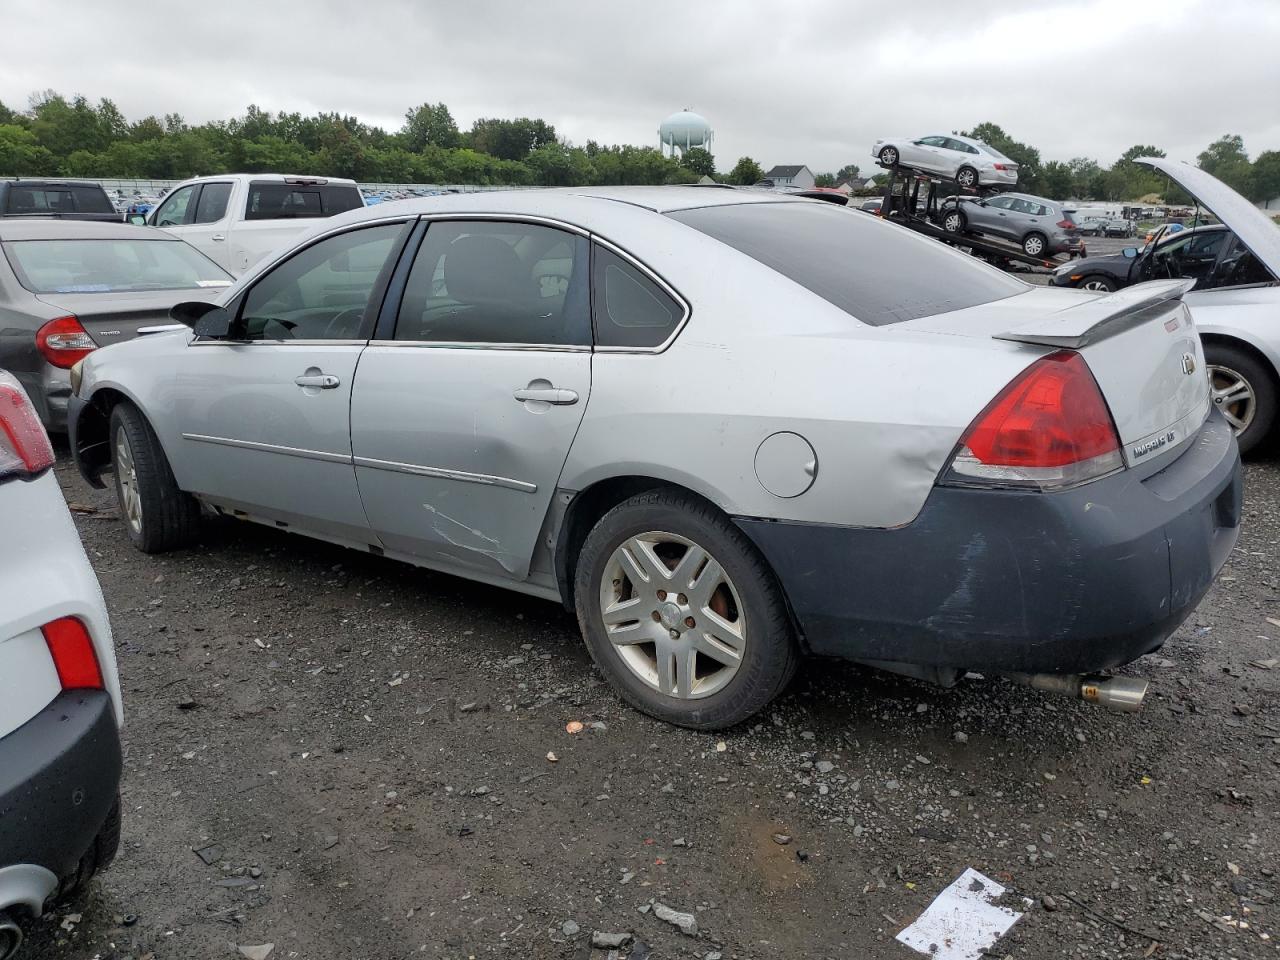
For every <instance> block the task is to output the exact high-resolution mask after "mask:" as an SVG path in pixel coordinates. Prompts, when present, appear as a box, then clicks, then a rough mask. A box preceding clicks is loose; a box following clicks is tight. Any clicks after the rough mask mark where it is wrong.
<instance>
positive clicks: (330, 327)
mask: <svg viewBox="0 0 1280 960" xmlns="http://www.w3.org/2000/svg"><path fill="white" fill-rule="evenodd" d="M351 317H355V318H356V319H357V320H360V319H362V318H363V317H364V307H348V308H347V309H346V310H343V311H342V312H340V313H339V314H338V315H337V316H335V317H334V318H333V319H332V320H330V321H329V322H328V323H327V324H325V327H324V339H325V340H337V339H343V340H351V339H353V338H352V337H337V336H334V334H335V333H338V334H340V333H342V332H343V329H342V328H343V325H344V324H345V323H346V321H347V320H349V319H350V318H351Z"/></svg>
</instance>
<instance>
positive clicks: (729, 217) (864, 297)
mask: <svg viewBox="0 0 1280 960" xmlns="http://www.w3.org/2000/svg"><path fill="white" fill-rule="evenodd" d="M671 217H672V218H673V219H675V220H679V221H680V222H681V223H684V224H687V225H688V226H690V227H693V228H694V229H695V230H699V231H701V232H702V233H705V234H707V235H709V236H712V237H715V238H716V239H717V240H720V241H722V242H724V243H727V244H728V245H729V246H731V247H733V248H735V249H737V250H740V251H741V252H742V253H745V254H746V255H747V256H749V257H753V258H754V259H756V260H759V261H760V262H761V263H763V264H764V265H765V266H767V267H771V268H772V269H774V270H776V271H777V272H778V273H781V274H782V275H783V276H785V277H788V278H790V279H791V280H794V281H795V282H796V283H798V284H800V285H801V286H802V287H805V288H807V289H808V290H810V291H811V292H813V293H816V294H817V295H818V296H820V297H822V299H824V300H826V301H828V302H829V303H832V304H834V305H835V306H837V307H839V308H840V309H841V310H844V311H845V312H846V313H848V314H849V315H851V316H853V317H856V318H857V319H859V320H861V321H862V322H863V323H869V324H871V325H872V326H875V327H878V326H882V325H884V324H888V323H899V322H901V321H903V320H914V319H916V318H917V317H928V316H932V315H934V314H939V313H949V312H951V311H952V310H963V309H965V308H966V307H973V306H977V305H978V304H981V303H990V302H991V301H993V300H1003V299H1004V298H1005V297H1011V296H1014V295H1015V294H1019V293H1024V292H1026V291H1027V290H1029V289H1030V287H1029V286H1028V285H1027V284H1025V283H1023V282H1022V281H1021V280H1015V279H1014V278H1013V277H1010V276H1008V275H1007V274H1005V273H1002V272H1001V271H999V270H996V269H995V268H994V267H990V266H987V265H986V264H984V263H981V262H979V261H977V260H975V259H974V258H972V257H970V256H968V255H967V254H964V253H960V252H958V251H956V250H953V249H951V248H950V247H948V246H945V245H943V244H941V243H938V242H937V241H936V240H930V239H928V238H926V237H922V236H920V235H919V234H917V233H913V232H912V231H910V230H908V229H906V228H905V227H900V226H898V225H896V224H890V223H885V222H884V221H882V220H879V219H876V218H873V217H868V216H865V215H864V214H862V213H857V212H851V211H848V210H842V209H841V208H839V207H833V206H832V205H831V204H829V203H743V204H734V205H730V206H722V207H703V208H701V209H696V210H681V211H677V212H676V213H672V214H671ZM743 293H744V295H745V296H750V291H744V292H743Z"/></svg>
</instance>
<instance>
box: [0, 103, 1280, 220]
mask: <svg viewBox="0 0 1280 960" xmlns="http://www.w3.org/2000/svg"><path fill="white" fill-rule="evenodd" d="M957 132H959V131H957ZM961 135H964V136H971V137H974V138H976V139H978V140H982V141H983V142H985V143H988V144H990V145H991V146H993V147H995V148H996V149H997V150H999V151H1000V152H1001V153H1004V154H1006V155H1007V156H1009V157H1010V158H1011V159H1012V160H1014V161H1016V162H1017V163H1018V164H1019V177H1018V186H1019V188H1020V189H1022V190H1025V191H1027V192H1030V193H1038V194H1043V195H1047V196H1050V197H1055V198H1058V199H1066V198H1073V199H1080V200H1084V199H1093V200H1108V201H1115V200H1136V199H1140V198H1141V197H1144V196H1147V195H1149V194H1156V195H1159V196H1162V197H1164V199H1165V200H1166V201H1168V202H1180V201H1185V197H1184V196H1182V195H1181V193H1180V192H1179V191H1177V190H1176V188H1171V186H1170V184H1169V183H1168V182H1167V180H1166V178H1165V177H1164V176H1163V175H1162V174H1159V173H1157V172H1155V171H1153V170H1151V169H1150V168H1148V167H1143V166H1141V165H1139V164H1137V163H1134V159H1135V158H1136V157H1141V156H1164V152H1163V151H1162V150H1161V149H1159V148H1158V147H1156V146H1152V145H1149V144H1136V145H1134V146H1132V147H1130V148H1129V149H1128V150H1126V151H1125V152H1124V153H1123V154H1121V155H1120V157H1119V158H1117V159H1116V161H1115V162H1114V163H1112V164H1111V166H1110V167H1103V166H1102V165H1101V164H1100V163H1099V162H1098V161H1097V160H1094V159H1091V158H1088V157H1075V158H1073V159H1071V160H1067V161H1061V160H1048V161H1044V160H1042V159H1041V157H1040V151H1039V150H1037V149H1036V148H1035V147H1033V146H1030V145H1028V144H1025V143H1022V142H1020V141H1018V140H1015V139H1014V138H1013V137H1012V136H1011V135H1009V134H1008V133H1006V132H1005V131H1004V129H1003V128H1001V127H1000V126H998V125H997V124H995V123H981V124H978V125H977V126H975V127H974V128H973V129H971V130H967V131H963V133H962V134H961ZM1197 159H1198V163H1199V164H1200V166H1201V167H1203V168H1204V169H1205V170H1207V171H1209V172H1210V173H1212V174H1213V175H1214V176H1216V177H1218V178H1219V179H1221V180H1222V181H1224V182H1225V183H1227V184H1229V185H1230V186H1232V187H1234V188H1235V189H1236V190H1238V191H1239V192H1240V193H1242V194H1244V195H1245V196H1246V197H1249V198H1250V199H1252V200H1269V199H1273V198H1275V197H1278V196H1280V151H1276V150H1268V151H1265V152H1263V153H1260V154H1258V155H1257V156H1256V157H1255V158H1253V159H1252V160H1250V158H1249V155H1248V153H1247V152H1246V151H1245V146H1244V141H1243V140H1242V139H1241V138H1240V137H1239V136H1236V135H1228V136H1224V137H1221V138H1220V139H1218V140H1216V141H1214V142H1213V143H1212V144H1210V145H1209V146H1208V147H1207V148H1206V149H1205V150H1204V152H1202V153H1201V154H1200V155H1199V157H1198V158H1197ZM231 171H235V172H244V173H259V172H272V171H274V172H280V171H288V172H292V173H315V174H325V175H329V176H338V177H351V178H352V179H355V180H360V181H363V182H383V183H474V184H510V185H537V186H582V185H596V184H661V183H689V182H692V181H695V180H697V179H698V178H699V177H701V176H704V175H705V176H711V177H717V174H716V163H715V157H713V156H712V155H711V154H710V153H709V152H708V151H706V150H704V149H701V148H694V149H692V150H689V151H687V152H686V153H685V154H684V155H683V157H679V158H675V157H664V156H663V155H662V151H661V150H659V149H658V148H656V147H640V146H633V145H627V144H612V145H602V144H600V143H597V142H596V141H594V140H588V141H587V143H586V145H585V146H576V145H574V144H571V143H568V142H566V141H565V140H564V139H562V138H561V137H559V136H558V135H557V134H556V130H555V127H553V126H552V125H551V124H549V123H547V122H546V121H545V120H542V119H538V118H528V117H519V118H515V119H502V118H481V119H479V120H476V121H475V122H474V123H472V125H471V127H470V129H467V130H463V129H460V128H459V127H458V125H457V122H456V121H455V120H454V118H453V115H452V114H451V113H450V111H449V108H448V107H447V106H446V105H445V104H443V103H423V104H421V105H419V106H417V107H414V108H413V109H411V110H408V111H407V112H406V113H405V116H404V123H403V125H402V126H401V128H400V129H399V130H396V131H394V132H389V131H387V130H384V129H382V128H381V127H376V126H371V125H369V124H365V123H362V122H361V121H360V120H359V119H358V118H356V117H353V116H345V115H342V114H337V113H318V114H316V115H314V116H303V115H302V114H300V113H288V112H282V113H271V112H269V111H266V110H263V109H261V108H260V107H257V106H252V105H251V106H250V107H249V108H248V109H247V110H246V111H245V113H244V115H243V116H238V117H233V118H231V119H230V120H220V121H213V122H210V123H204V124H199V125H194V126H193V125H190V124H188V123H187V122H186V121H185V120H184V119H183V117H182V116H181V115H180V114H177V113H170V114H166V115H165V116H163V117H156V116H148V117H144V118H142V119H141V120H135V121H132V122H131V121H129V120H128V119H126V118H125V116H124V115H123V114H122V113H121V111H120V109H119V108H118V107H117V106H116V105H115V104H114V103H113V102H112V101H111V100H109V99H106V98H103V99H101V100H98V101H97V103H96V104H94V103H91V102H90V101H89V100H88V99H87V98H85V97H83V96H75V97H71V98H67V97H64V96H63V95H61V94H59V93H57V92H55V91H53V90H46V91H43V92H40V93H37V94H33V95H32V96H31V98H30V101H29V103H28V106H27V109H25V110H15V109H11V108H10V107H7V106H6V105H5V104H3V103H0V176H64V177H88V178H94V177H104V178H106V177H110V178H117V177H119V178H145V179H157V180H180V179H184V178H186V177H190V176H196V175H199V174H213V173H226V172H231ZM763 176H764V170H763V169H762V168H761V166H760V165H759V164H758V163H757V162H756V161H755V160H754V159H752V158H751V157H741V158H739V160H738V161H737V163H736V164H735V165H734V166H733V167H732V168H730V169H729V170H728V171H727V172H725V173H723V174H721V175H719V176H718V177H717V179H721V180H724V181H726V182H728V183H735V184H751V183H755V182H756V181H757V180H759V179H760V178H761V177H763ZM858 177H859V169H858V166H857V165H856V164H848V165H846V166H844V167H842V168H840V170H839V171H837V172H835V173H821V174H819V175H818V176H817V178H816V180H817V183H818V185H819V186H834V185H835V184H837V183H838V182H840V181H843V180H857V178H858Z"/></svg>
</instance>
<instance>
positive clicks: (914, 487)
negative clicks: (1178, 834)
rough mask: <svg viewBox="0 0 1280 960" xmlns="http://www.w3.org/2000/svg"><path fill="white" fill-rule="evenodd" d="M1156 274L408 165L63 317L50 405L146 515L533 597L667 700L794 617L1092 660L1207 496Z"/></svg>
mask: <svg viewBox="0 0 1280 960" xmlns="http://www.w3.org/2000/svg"><path fill="white" fill-rule="evenodd" d="M1184 287H1185V284H1183V283H1181V282H1177V281H1165V282H1162V283H1150V284H1144V285H1140V286H1136V287H1133V288H1131V289H1129V290H1127V291H1123V292H1121V293H1119V294H1116V295H1115V296H1113V297H1109V298H1107V299H1106V300H1098V299H1095V298H1092V297H1089V296H1087V295H1084V294H1081V293H1080V292H1079V291H1075V290H1055V289H1046V288H1033V287H1031V286H1029V285H1027V284H1025V283H1023V282H1021V281H1019V280H1016V279H1013V278H1011V277H1010V276H1008V275H1007V274H1004V273H1002V272H1000V271H998V270H995V269H993V268H989V267H987V266H986V265H984V264H981V263H979V262H977V261H975V260H973V259H972V258H969V257H967V256H965V255H964V254H961V253H958V252H956V251H954V250H952V249H950V248H949V247H946V246H944V245H942V244H939V243H937V242H935V241H933V240H929V239H926V238H923V237H921V236H919V235H918V234H916V233H914V232H912V231H909V230H905V229H903V228H901V227H899V226H897V225H895V224H890V223H885V222H883V221H880V220H878V219H876V218H872V217H864V216H856V215H851V214H850V213H848V212H847V211H846V210H842V209H839V208H837V207H835V206H832V205H830V204H826V203H819V202H814V201H811V200H803V199H790V198H787V197H780V196H777V195H774V194H768V195H766V194H752V193H747V192H742V191H728V190H725V191H706V190H694V189H689V188H680V187H670V188H631V189H627V188H622V189H600V190H579V191H530V192H511V193H499V194H471V195H457V196H446V197H436V198H431V199H425V200H410V201H404V202H400V203H396V204H386V205H381V206H378V207H373V208H369V209H365V210H360V211H353V212H351V213H348V214H344V215H341V216H339V217H337V218H335V219H333V220H329V221H326V222H325V223H324V224H321V225H319V226H318V227H317V228H316V229H315V230H314V231H313V232H312V233H310V234H309V235H308V236H306V237H305V238H303V239H302V240H300V241H299V242H298V243H297V244H296V245H295V246H294V247H292V248H291V249H288V250H284V251H281V252H280V253H279V254H278V255H277V256H274V257H273V258H270V259H269V261H268V262H264V263H262V264H260V265H259V266H257V267H256V268H255V269H254V270H253V271H251V272H250V273H249V274H248V275H246V276H244V277H242V278H241V279H240V280H239V281H237V283H236V284H235V285H234V286H233V287H232V288H231V289H229V290H228V291H227V292H226V293H225V294H224V295H223V297H222V298H221V300H220V303H219V305H218V306H217V307H213V306H211V305H209V304H204V303H191V304H181V305H179V306H178V307H176V308H175V310H174V317H175V319H178V320H181V321H182V322H184V323H186V324H188V325H189V326H190V327H191V329H189V330H182V331H178V332H174V333H169V334H160V335H157V336H154V337H148V338H144V339H140V340H136V341H133V342H131V343H128V344H122V345H120V346H115V347H111V348H110V349H107V350H101V351H98V352H96V353H94V354H92V355H91V356H89V357H88V358H87V359H86V360H85V361H84V362H83V363H82V364H81V366H80V367H79V368H78V369H77V370H75V371H73V381H74V383H75V386H76V393H75V396H74V397H73V399H72V402H71V406H72V410H71V427H72V445H73V450H74V452H75V456H76V460H77V463H78V464H79V466H80V469H81V471H82V472H83V473H84V474H85V476H86V477H87V478H88V479H89V480H90V482H92V483H97V484H102V483H103V480H102V479H101V478H102V477H103V476H104V475H105V474H107V473H109V472H112V473H114V483H115V486H116V489H117V492H118V495H119V498H120V502H121V508H122V509H121V513H122V516H123V517H124V519H125V526H126V529H127V530H128V534H129V536H130V537H131V538H132V539H133V541H134V543H135V544H136V545H137V546H138V547H139V548H141V549H142V550H146V551H159V550H169V549H174V548H178V547H183V546H186V545H188V544H191V543H192V542H193V541H195V540H196V539H197V538H198V537H199V534H200V525H199V521H200V517H201V513H202V510H203V511H210V512H214V513H218V514H221V515H222V516H224V517H229V518H236V519H240V520H249V521H255V522H259V523H263V524H267V525H270V526H272V527H275V528H278V529H280V530H285V531H290V532H293V533H300V534H304V535H307V536H312V537H318V538H321V539H324V540H328V541H331V542H335V543H339V544H345V545H347V546H349V547H352V548H354V549H358V550H362V551H365V552H369V553H373V554H376V555H378V556H386V557H391V558H395V559H399V560H403V561H407V562H409V563H413V564H418V565H421V566H423V567H428V568H431V569H433V570H439V571H444V572H448V573H452V574H457V575H459V576H463V577H468V578H470V579H473V580H478V581H481V582H484V583H489V584H493V585H495V586H501V587H507V588H510V589H513V590H519V591H522V592H525V593H529V594H533V595H536V596H539V597H545V598H547V599H549V600H554V601H558V602H561V603H564V604H565V605H567V606H568V607H569V608H570V609H572V610H575V611H576V613H577V617H578V621H579V624H580V625H581V629H582V632H583V635H584V637H585V640H586V643H587V646H588V647H589V649H590V651H591V654H592V656H593V658H594V659H595V662H596V663H597V664H598V666H599V668H600V669H601V671H602V672H603V673H604V674H605V676H606V677H608V678H609V680H610V681H611V682H612V683H613V684H614V685H615V687H616V688H617V689H618V691H619V692H620V693H621V695H622V696H623V697H625V698H626V699H627V700H628V701H629V702H631V703H632V704H634V705H635V706H637V707H639V708H640V709H642V710H645V711H647V712H649V713H651V714H653V715H654V716H657V717H661V718H664V719H666V720H670V721H672V722H675V723H680V724H684V725H687V726H691V727H697V728H704V729H708V728H715V727H722V726H726V725H729V724H733V723H736V722H739V721H741V720H743V719H744V718H746V717H748V716H750V715H751V714H753V713H754V712H756V711H758V710H759V709H761V708H762V707H763V706H764V705H765V704H767V703H768V702H769V701H770V700H771V699H772V698H773V697H774V696H775V695H776V694H777V693H778V692H779V691H780V690H781V689H782V688H783V686H784V685H785V684H786V683H787V680H788V679H789V677H790V676H791V674H792V672H793V670H794V669H795V666H796V663H797V659H798V657H799V655H800V654H801V653H813V654H823V655H833V656H840V657H845V658H849V659H853V660H857V661H861V662H864V663H870V664H874V665H876V666H879V667H882V668H885V669H889V670H895V671H898V672H901V673H906V674H909V675H912V676H917V677H927V678H930V679H934V680H937V681H940V682H943V683H950V682H954V680H955V678H956V677H957V676H958V675H959V674H960V672H961V671H963V670H965V669H974V670H983V671H991V672H1004V673H1009V674H1012V675H1017V676H1019V677H1022V678H1030V679H1032V680H1033V681H1034V682H1036V683H1038V684H1039V685H1041V686H1048V687H1054V686H1055V685H1056V686H1057V687H1059V688H1061V687H1064V686H1065V687H1072V685H1073V684H1074V689H1077V690H1081V691H1083V690H1088V691H1093V694H1094V695H1096V694H1097V692H1098V691H1099V690H1105V689H1106V687H1105V685H1099V684H1097V683H1092V682H1091V683H1090V684H1088V685H1083V684H1080V683H1078V682H1077V680H1078V677H1077V675H1078V674H1080V673H1083V672H1085V671H1091V670H1096V669H1100V668H1107V667H1112V666H1116V665H1119V664H1122V663H1125V662H1128V661H1130V660H1132V659H1134V658H1135V657H1138V656H1140V655H1141V654H1143V653H1145V652H1147V651H1149V650H1152V649H1155V648H1156V647H1158V646H1159V645H1160V644H1161V643H1162V642H1163V640H1164V639H1165V637H1166V636H1168V635H1169V633H1170V632H1171V631H1172V630H1173V629H1174V628H1175V627H1176V626H1177V625H1178V623H1180V622H1181V621H1182V619H1183V618H1185V617H1186V616H1187V615H1188V614H1189V613H1190V611H1191V610H1192V609H1193V608H1194V606H1195V604H1196V603H1197V602H1198V600H1199V598H1200V597H1201V596H1202V595H1203V594H1204V592H1205V591H1206V590H1207V589H1208V587H1209V585H1210V582H1211V581H1212V579H1213V577H1214V575H1215V574H1216V572H1217V571H1218V569H1219V568H1220V567H1221V565H1222V563H1223V562H1224V561H1225V558H1226V556H1227V554H1228V553H1229V551H1230V549H1231V545H1232V544H1233V543H1234V540H1235V536H1236V525H1237V521H1238V516H1239V498H1240V483H1239V460H1238V457H1237V454H1236V448H1235V441H1234V439H1233V437H1232V434H1231V430H1230V428H1229V427H1228V426H1227V425H1226V423H1225V422H1224V421H1223V420H1222V419H1221V418H1220V417H1218V416H1217V415H1216V414H1213V413H1212V411H1211V409H1210V403H1209V390H1208V383H1207V382H1206V380H1205V378H1204V376H1203V374H1202V372H1201V373H1199V374H1196V375H1191V372H1192V371H1195V370H1200V371H1203V363H1204V356H1203V352H1202V351H1201V348H1200V343H1199V339H1198V337H1197V335H1196V331H1195V327H1194V325H1193V324H1192V321H1191V317H1190V314H1189V313H1188V311H1187V308H1186V306H1185V305H1184V304H1183V303H1182V301H1181V299H1180V298H1181V295H1182V292H1183V290H1184ZM1172 531H1176V533H1174V532H1172ZM1045 675H1048V679H1046V678H1045ZM1072 678H1075V679H1072Z"/></svg>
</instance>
